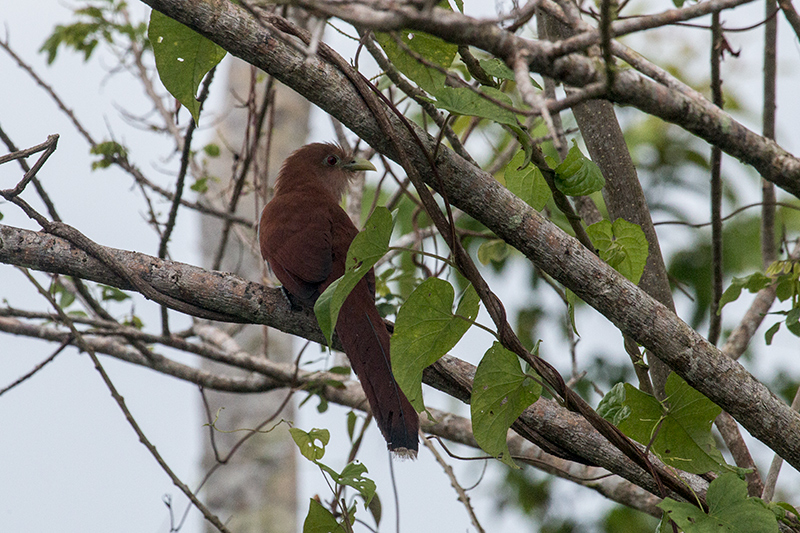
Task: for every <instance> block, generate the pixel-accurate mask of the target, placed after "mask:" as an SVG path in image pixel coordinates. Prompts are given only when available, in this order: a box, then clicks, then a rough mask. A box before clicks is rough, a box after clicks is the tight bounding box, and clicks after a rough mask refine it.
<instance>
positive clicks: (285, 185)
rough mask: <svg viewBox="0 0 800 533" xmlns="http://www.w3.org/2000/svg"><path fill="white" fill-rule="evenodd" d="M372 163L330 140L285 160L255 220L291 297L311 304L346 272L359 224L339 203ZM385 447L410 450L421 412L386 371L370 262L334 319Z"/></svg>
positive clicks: (264, 251) (412, 453)
mask: <svg viewBox="0 0 800 533" xmlns="http://www.w3.org/2000/svg"><path fill="white" fill-rule="evenodd" d="M366 170H376V169H375V166H374V165H373V164H372V163H371V162H369V161H368V160H366V159H361V158H356V157H354V156H353V155H352V154H351V153H349V152H348V151H346V150H345V149H343V148H342V147H340V146H339V145H336V144H332V143H313V144H308V145H305V146H303V147H302V148H300V149H298V150H296V151H295V152H294V153H292V154H291V155H290V156H289V157H288V158H287V159H286V161H284V163H283V165H282V167H281V169H280V172H279V173H278V176H277V178H276V179H275V186H274V195H273V197H272V199H271V200H270V201H269V202H268V203H267V205H266V206H265V207H264V210H263V211H262V213H261V220H260V223H259V244H260V246H261V255H262V256H263V258H264V260H266V261H267V263H269V265H270V267H271V269H272V272H273V273H274V274H275V277H277V278H278V280H279V281H280V282H281V284H282V286H283V290H284V292H285V293H287V296H288V297H289V300H290V302H291V303H292V304H293V305H299V306H305V307H313V305H314V303H315V302H316V301H317V299H318V298H319V296H320V295H321V294H322V293H323V291H324V290H325V289H326V288H327V287H328V286H329V285H330V284H331V283H333V282H334V281H335V280H336V279H338V278H339V277H341V276H342V275H343V274H344V272H345V266H346V265H345V259H346V257H347V250H348V249H349V247H350V243H351V242H352V241H353V238H354V237H355V236H356V234H358V229H357V228H356V226H355V225H354V224H353V222H352V221H351V220H350V217H349V216H348V215H347V213H346V212H345V211H344V209H342V208H341V206H340V202H341V199H342V195H343V194H344V192H345V189H346V187H347V184H348V182H349V181H350V179H351V178H353V177H354V176H355V175H356V173H357V172H360V171H366ZM335 332H336V335H337V336H338V338H339V340H340V342H341V344H342V347H343V348H344V352H345V354H346V355H347V358H348V359H349V361H350V365H351V367H352V368H353V370H354V371H355V373H356V376H358V379H359V381H360V382H361V387H362V388H363V389H364V393H365V394H366V397H367V401H368V403H369V407H370V409H371V411H372V414H373V416H374V417H375V420H376V422H377V425H378V428H379V429H380V431H381V433H382V434H383V437H384V439H385V440H386V443H387V447H388V449H389V450H390V451H391V452H392V453H393V454H394V455H395V456H397V457H403V458H412V459H413V458H416V455H417V450H418V431H419V418H418V415H417V411H416V410H415V409H414V407H413V406H412V405H411V403H410V402H409V401H408V398H406V396H405V394H403V391H402V390H401V389H400V386H399V385H398V384H397V381H396V380H395V378H394V375H393V373H392V365H391V360H390V353H389V345H390V343H389V339H390V335H389V331H388V330H387V328H386V325H385V323H384V322H383V319H382V318H381V316H380V314H379V313H378V309H377V307H376V306H375V273H374V270H372V269H370V271H369V273H367V275H365V276H364V277H363V278H362V279H361V280H360V281H359V282H358V284H357V285H356V286H355V288H354V289H353V291H352V292H351V293H350V294H349V295H348V297H347V298H346V299H345V301H344V304H343V305H342V308H341V310H340V312H339V317H338V320H337V323H336V326H335Z"/></svg>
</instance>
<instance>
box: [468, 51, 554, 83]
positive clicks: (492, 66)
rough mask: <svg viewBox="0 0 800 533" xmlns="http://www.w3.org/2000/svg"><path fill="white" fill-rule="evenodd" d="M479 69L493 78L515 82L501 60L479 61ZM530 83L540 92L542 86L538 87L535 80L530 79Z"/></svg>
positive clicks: (512, 74)
mask: <svg viewBox="0 0 800 533" xmlns="http://www.w3.org/2000/svg"><path fill="white" fill-rule="evenodd" d="M478 63H479V64H480V66H481V68H482V69H483V70H484V71H486V73H487V74H488V75H490V76H494V77H495V78H500V79H501V80H509V81H515V80H516V76H514V71H513V70H511V68H510V67H509V66H508V65H506V62H505V61H503V60H502V59H498V58H496V57H493V58H491V59H481V60H479V61H478ZM530 80H531V83H532V84H533V86H534V87H536V88H537V89H539V90H541V89H542V86H541V85H539V84H538V83H537V82H536V80H534V79H533V78H531V79H530Z"/></svg>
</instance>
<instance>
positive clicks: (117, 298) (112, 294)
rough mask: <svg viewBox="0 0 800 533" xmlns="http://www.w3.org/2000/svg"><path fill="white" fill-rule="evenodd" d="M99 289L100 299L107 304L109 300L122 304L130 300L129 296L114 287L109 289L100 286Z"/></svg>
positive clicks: (108, 287) (105, 286)
mask: <svg viewBox="0 0 800 533" xmlns="http://www.w3.org/2000/svg"><path fill="white" fill-rule="evenodd" d="M100 287H101V289H102V290H101V293H100V294H101V296H100V298H101V299H102V300H103V301H104V302H107V301H109V300H112V301H114V302H124V301H125V300H130V298H131V297H130V295H128V294H125V293H124V292H122V291H121V290H119V289H118V288H116V287H111V286H109V285H100Z"/></svg>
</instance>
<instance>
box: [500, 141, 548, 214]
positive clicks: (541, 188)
mask: <svg viewBox="0 0 800 533" xmlns="http://www.w3.org/2000/svg"><path fill="white" fill-rule="evenodd" d="M525 159H526V154H525V152H524V151H523V150H520V151H519V152H517V153H516V154H515V155H514V157H513V158H511V161H509V162H508V165H506V169H505V172H504V174H503V177H504V179H505V181H506V187H508V190H509V191H511V192H512V193H514V194H515V195H516V196H519V197H520V199H522V200H523V201H524V202H525V203H526V204H528V205H529V206H531V207H533V208H534V209H536V210H537V211H541V210H542V209H544V206H545V205H546V204H547V202H548V201H549V200H550V198H551V197H552V196H553V193H552V192H551V191H550V187H548V186H547V182H546V181H545V179H544V176H542V172H541V170H539V169H538V168H536V166H535V165H533V164H528V165H527V166H524V167H523V166H522V165H523V164H524V162H525Z"/></svg>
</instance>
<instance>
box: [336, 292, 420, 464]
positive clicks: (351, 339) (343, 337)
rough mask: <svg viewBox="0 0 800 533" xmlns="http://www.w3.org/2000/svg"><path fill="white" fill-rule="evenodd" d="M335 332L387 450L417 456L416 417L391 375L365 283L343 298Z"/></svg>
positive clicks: (386, 341) (385, 337) (383, 331)
mask: <svg viewBox="0 0 800 533" xmlns="http://www.w3.org/2000/svg"><path fill="white" fill-rule="evenodd" d="M363 282H364V280H362V283H363ZM359 285H361V284H359ZM336 333H337V335H338V336H339V340H340V341H341V343H342V346H343V347H344V351H345V353H346V354H347V357H348V359H350V364H351V365H352V366H353V370H355V373H356V375H357V376H358V379H359V380H360V381H361V387H362V388H363V389H364V392H365V393H366V395H367V400H368V401H369V406H370V408H371V409H372V414H373V416H374V417H375V420H376V421H377V423H378V427H379V428H380V430H381V433H383V437H384V438H385V439H386V442H387V444H388V446H389V450H391V451H392V452H394V453H395V454H397V455H399V456H407V457H412V458H414V457H416V455H417V449H418V447H419V445H418V435H417V432H418V428H419V417H418V416H417V412H416V410H415V409H414V407H412V406H411V402H409V401H408V398H406V396H405V394H403V391H402V390H400V386H399V385H398V384H397V381H395V379H394V375H393V374H392V365H391V361H390V359H389V332H388V331H387V330H386V326H385V325H384V323H383V319H382V318H381V317H380V314H379V313H378V310H377V308H376V307H375V301H374V300H373V297H372V294H371V293H370V292H369V290H367V288H366V284H365V285H364V286H363V287H360V286H357V287H356V288H355V289H354V290H353V292H351V293H350V295H349V296H348V298H347V300H345V302H344V305H343V306H342V309H341V311H340V312H339V319H338V321H337V323H336Z"/></svg>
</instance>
